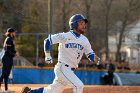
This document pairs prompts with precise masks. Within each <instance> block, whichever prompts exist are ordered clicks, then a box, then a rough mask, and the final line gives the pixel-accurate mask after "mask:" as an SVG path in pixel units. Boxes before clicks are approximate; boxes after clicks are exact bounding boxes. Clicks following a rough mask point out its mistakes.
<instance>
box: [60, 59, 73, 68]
mask: <svg viewBox="0 0 140 93" xmlns="http://www.w3.org/2000/svg"><path fill="white" fill-rule="evenodd" d="M59 63H62V62H60V61H59ZM64 66H66V67H70V66H69V65H68V64H64ZM71 70H75V68H71Z"/></svg>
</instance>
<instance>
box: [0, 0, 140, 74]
mask: <svg viewBox="0 0 140 93" xmlns="http://www.w3.org/2000/svg"><path fill="white" fill-rule="evenodd" d="M74 14H83V15H84V16H85V17H86V18H87V19H88V21H89V23H88V25H87V32H86V33H85V36H87V37H88V39H89V41H90V43H91V45H92V48H93V50H94V51H95V53H96V54H97V55H98V56H99V57H100V58H101V61H102V63H101V67H100V70H102V69H105V70H106V65H105V64H107V63H112V64H113V65H114V66H115V70H119V71H120V72H123V71H125V70H126V71H128V70H129V71H133V70H134V71H135V72H137V73H139V71H140V0H0V49H1V48H2V46H3V42H4V39H5V36H4V33H5V32H6V29H7V28H8V27H14V28H15V29H16V30H17V31H18V33H17V36H16V39H15V45H16V49H17V51H18V54H19V56H17V57H15V59H14V60H15V61H14V66H39V67H44V66H45V67H46V66H47V67H53V66H54V65H55V64H56V62H57V53H58V50H57V46H58V45H54V46H53V47H52V50H51V52H52V56H53V59H54V63H53V64H47V65H46V64H44V49H43V42H44V39H45V38H47V37H48V34H54V33H59V32H67V31H69V24H68V22H69V18H70V17H71V16H72V15H74ZM42 63H43V64H42ZM79 67H80V68H86V69H89V68H92V69H95V70H96V66H95V65H94V64H93V63H88V60H87V59H86V57H85V56H84V57H83V59H82V60H81V63H80V64H79ZM113 69H114V68H113ZM113 71H114V70H113Z"/></svg>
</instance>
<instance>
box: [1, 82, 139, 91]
mask: <svg viewBox="0 0 140 93" xmlns="http://www.w3.org/2000/svg"><path fill="white" fill-rule="evenodd" d="M25 86H29V87H31V88H32V89H35V88H39V87H45V86H48V85H47V84H9V90H13V91H15V92H14V93H21V92H20V91H21V90H22V88H23V87H25ZM2 90H4V85H3V84H2ZM0 93H8V92H0ZM9 93H13V92H9ZM63 93H72V89H71V88H69V87H67V88H66V89H65V90H64V92H63ZM83 93H140V86H102V85H86V86H85V87H84V92H83Z"/></svg>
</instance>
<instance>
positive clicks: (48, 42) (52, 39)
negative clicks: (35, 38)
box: [44, 33, 68, 63]
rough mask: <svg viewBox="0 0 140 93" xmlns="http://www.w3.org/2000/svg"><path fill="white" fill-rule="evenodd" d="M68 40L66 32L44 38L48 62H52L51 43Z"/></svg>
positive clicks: (46, 60)
mask: <svg viewBox="0 0 140 93" xmlns="http://www.w3.org/2000/svg"><path fill="white" fill-rule="evenodd" d="M66 40H68V38H67V34H66V33H59V34H54V35H49V37H48V38H46V39H45V40H44V52H45V62H46V63H52V57H51V55H50V48H51V45H52V44H57V43H63V42H65V41H66Z"/></svg>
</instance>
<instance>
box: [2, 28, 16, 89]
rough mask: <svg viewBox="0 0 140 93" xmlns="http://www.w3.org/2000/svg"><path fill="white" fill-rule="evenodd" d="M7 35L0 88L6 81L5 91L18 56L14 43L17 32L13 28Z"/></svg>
mask: <svg viewBox="0 0 140 93" xmlns="http://www.w3.org/2000/svg"><path fill="white" fill-rule="evenodd" d="M5 35H6V39H5V41H4V45H3V47H4V50H5V54H4V56H3V58H2V64H3V66H2V74H1V76H0V87H1V82H2V81H3V80H4V84H5V91H7V90H8V77H9V74H10V71H11V69H12V66H13V57H14V56H15V55H16V50H15V45H14V43H13V40H14V37H15V30H14V29H13V28H8V29H7V31H6V33H5Z"/></svg>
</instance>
